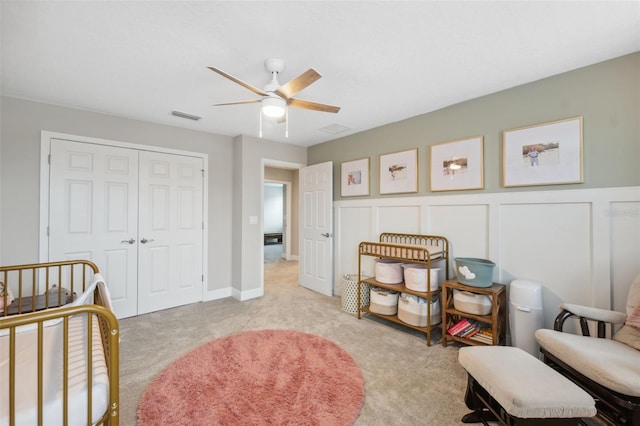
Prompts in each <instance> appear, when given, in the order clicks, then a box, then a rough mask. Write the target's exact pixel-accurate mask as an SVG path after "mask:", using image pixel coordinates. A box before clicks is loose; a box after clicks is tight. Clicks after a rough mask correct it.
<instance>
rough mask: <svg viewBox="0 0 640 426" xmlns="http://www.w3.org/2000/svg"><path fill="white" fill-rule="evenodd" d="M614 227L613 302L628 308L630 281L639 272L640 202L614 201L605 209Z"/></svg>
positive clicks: (611, 227) (616, 307) (616, 306)
mask: <svg viewBox="0 0 640 426" xmlns="http://www.w3.org/2000/svg"><path fill="white" fill-rule="evenodd" d="M604 215H605V216H606V218H608V219H609V221H610V225H611V226H610V229H611V277H612V302H613V303H612V305H613V309H614V310H616V311H621V312H625V309H626V303H627V294H628V292H629V287H630V285H631V282H632V281H633V279H634V278H635V276H636V275H637V274H640V202H613V203H610V205H609V209H607V210H606V211H605V212H604Z"/></svg>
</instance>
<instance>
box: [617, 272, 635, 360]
mask: <svg viewBox="0 0 640 426" xmlns="http://www.w3.org/2000/svg"><path fill="white" fill-rule="evenodd" d="M613 339H614V340H617V341H618V342H620V343H624V344H625V345H627V346H631V347H632V348H635V349H638V350H640V274H638V276H637V277H636V278H635V279H634V280H633V282H632V283H631V287H630V288H629V295H628V296H627V321H626V322H625V323H624V325H623V326H622V328H621V329H620V330H618V332H617V333H616V334H615V335H614V336H613Z"/></svg>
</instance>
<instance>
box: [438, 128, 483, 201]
mask: <svg viewBox="0 0 640 426" xmlns="http://www.w3.org/2000/svg"><path fill="white" fill-rule="evenodd" d="M483 142H484V140H483V137H482V136H475V137H472V138H468V139H460V140H455V141H451V142H444V143H441V144H436V145H431V174H430V188H431V191H456V190H462V189H482V188H484V174H483V161H484V160H483V155H482V152H483Z"/></svg>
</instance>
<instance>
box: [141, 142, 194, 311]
mask: <svg viewBox="0 0 640 426" xmlns="http://www.w3.org/2000/svg"><path fill="white" fill-rule="evenodd" d="M202 170H203V160H202V159H201V158H195V157H187V156H180V155H173V154H164V153H156V152H145V151H141V152H140V200H139V203H140V213H139V222H138V223H139V226H138V235H139V239H140V244H139V245H138V247H139V249H138V250H139V251H138V313H139V314H142V313H146V312H152V311H157V310H160V309H166V308H170V307H173V306H179V305H184V304H187V303H193V302H197V301H201V300H202V285H203V282H202V271H203V269H202V252H203V251H202V237H203V220H202V208H203V206H202V199H203V197H202V191H203V177H202Z"/></svg>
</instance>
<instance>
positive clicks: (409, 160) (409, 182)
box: [380, 148, 418, 194]
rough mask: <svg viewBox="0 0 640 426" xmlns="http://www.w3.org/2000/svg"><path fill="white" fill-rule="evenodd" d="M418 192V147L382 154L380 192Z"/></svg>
mask: <svg viewBox="0 0 640 426" xmlns="http://www.w3.org/2000/svg"><path fill="white" fill-rule="evenodd" d="M403 192H418V149H417V148H414V149H410V150H407V151H401V152H394V153H391V154H383V155H381V156H380V194H399V193H403Z"/></svg>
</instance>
